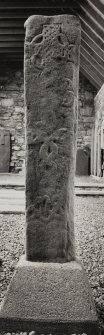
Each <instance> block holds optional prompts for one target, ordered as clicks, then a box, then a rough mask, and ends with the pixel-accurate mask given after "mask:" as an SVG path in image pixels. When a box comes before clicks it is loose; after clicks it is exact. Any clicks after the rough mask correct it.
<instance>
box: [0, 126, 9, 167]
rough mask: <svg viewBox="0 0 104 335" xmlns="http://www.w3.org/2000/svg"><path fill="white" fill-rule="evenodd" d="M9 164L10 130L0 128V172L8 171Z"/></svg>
mask: <svg viewBox="0 0 104 335" xmlns="http://www.w3.org/2000/svg"><path fill="white" fill-rule="evenodd" d="M9 166H10V132H9V131H8V130H5V129H0V173H6V172H9Z"/></svg>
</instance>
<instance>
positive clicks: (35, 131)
mask: <svg viewBox="0 0 104 335" xmlns="http://www.w3.org/2000/svg"><path fill="white" fill-rule="evenodd" d="M79 44H80V22H79V20H78V18H77V17H74V16H68V15H62V16H55V17H43V16H33V17H30V18H29V19H28V21H27V22H26V40H25V105H26V256H24V257H22V258H21V260H20V261H19V263H18V266H17V268H16V271H15V274H14V277H13V279H12V281H11V284H10V287H9V290H8V293H7V296H6V299H5V301H4V304H3V307H2V310H1V323H2V328H3V329H7V330H8V331H14V330H15V331H18V330H24V331H26V330H29V331H30V330H35V331H37V333H39V334H59V333H60V334H61V333H64V334H68V335H72V334H73V335H74V334H76V335H78V334H81V335H82V334H83V335H92V334H94V335H97V334H98V330H97V319H96V312H95V309H94V306H93V302H92V298H91V291H90V288H89V284H88V280H87V278H86V275H85V272H84V270H83V268H82V266H81V264H80V262H78V261H76V260H75V247H74V214H73V207H74V205H73V200H74V171H75V147H76V131H77V100H78V72H79ZM7 326H8V328H7Z"/></svg>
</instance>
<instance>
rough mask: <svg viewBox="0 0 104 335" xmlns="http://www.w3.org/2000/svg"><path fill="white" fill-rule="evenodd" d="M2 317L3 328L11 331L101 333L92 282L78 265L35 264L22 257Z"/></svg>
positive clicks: (90, 334)
mask: <svg viewBox="0 0 104 335" xmlns="http://www.w3.org/2000/svg"><path fill="white" fill-rule="evenodd" d="M30 278H31V280H30ZM0 318H1V326H2V328H3V329H4V330H7V329H8V331H11V330H12V331H13V330H14V331H19V330H24V331H26V330H27V329H28V330H29V331H31V330H37V331H38V333H40V334H44V333H47V334H50V333H51V332H52V334H56V333H58V332H62V333H65V334H69V335H72V334H83V333H84V334H87V335H93V334H94V335H96V334H98V328H97V318H96V311H95V307H94V305H93V301H92V296H91V291H90V288H89V283H88V280H87V277H86V274H85V272H84V269H83V268H82V266H81V264H80V263H78V262H67V263H64V264H60V263H47V262H44V263H43V262H36V263H35V262H28V261H25V257H24V256H22V257H21V259H20V261H19V263H18V266H17V269H16V271H15V274H14V277H13V279H12V281H11V284H10V287H9V289H8V293H7V296H6V299H5V301H4V305H3V308H1V313H0ZM3 320H6V323H5V322H3Z"/></svg>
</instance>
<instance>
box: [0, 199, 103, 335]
mask: <svg viewBox="0 0 104 335" xmlns="http://www.w3.org/2000/svg"><path fill="white" fill-rule="evenodd" d="M103 222H104V197H102V196H99V197H92V196H89V197H88V196H83V197H82V196H76V197H75V238H76V255H77V257H78V258H80V260H81V261H82V263H83V265H84V268H85V270H86V272H87V275H88V278H89V281H90V285H91V288H92V293H93V297H94V301H95V305H96V310H97V313H98V320H99V327H100V330H101V332H102V334H104V274H103V271H104V269H103V264H104V259H103V255H104V241H103V237H104V228H103ZM0 230H1V231H0V233H1V236H2V238H1V250H0V260H1V264H0V268H1V281H0V288H1V295H0V302H1V301H2V299H3V298H4V296H5V294H6V290H7V286H8V284H9V283H10V279H11V278H12V275H13V272H14V269H15V266H16V264H17V262H18V259H19V257H20V255H21V254H23V253H24V245H25V239H24V236H25V215H24V214H0ZM33 333H34V332H31V333H30V335H34V334H33ZM3 334H5V333H3ZM12 334H14V333H12ZM18 334H20V335H22V334H23V333H18ZM24 334H25V335H26V334H27V333H24ZM8 335H10V333H8ZM14 335H15V334H14Z"/></svg>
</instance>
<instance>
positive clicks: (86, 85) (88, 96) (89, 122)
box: [77, 73, 97, 148]
mask: <svg viewBox="0 0 104 335" xmlns="http://www.w3.org/2000/svg"><path fill="white" fill-rule="evenodd" d="M96 94H97V90H96V88H95V87H93V86H92V85H91V84H90V82H89V81H88V80H87V79H86V78H85V77H84V76H83V75H82V74H81V73H80V81H79V114H78V134H77V147H78V148H79V147H81V148H83V147H85V146H88V147H89V148H90V146H91V133H92V127H93V124H94V119H95V112H94V97H95V95H96Z"/></svg>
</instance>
